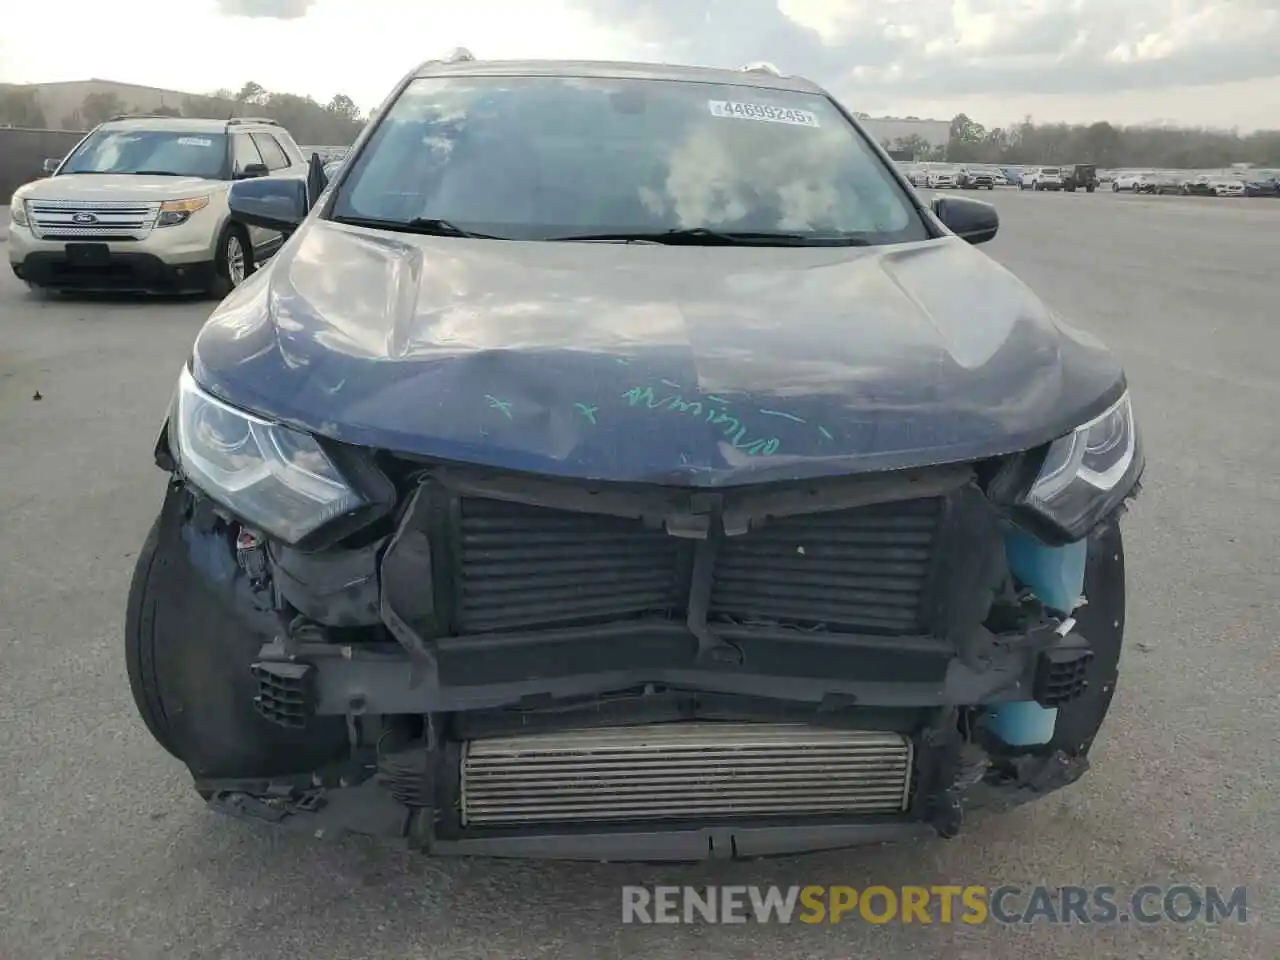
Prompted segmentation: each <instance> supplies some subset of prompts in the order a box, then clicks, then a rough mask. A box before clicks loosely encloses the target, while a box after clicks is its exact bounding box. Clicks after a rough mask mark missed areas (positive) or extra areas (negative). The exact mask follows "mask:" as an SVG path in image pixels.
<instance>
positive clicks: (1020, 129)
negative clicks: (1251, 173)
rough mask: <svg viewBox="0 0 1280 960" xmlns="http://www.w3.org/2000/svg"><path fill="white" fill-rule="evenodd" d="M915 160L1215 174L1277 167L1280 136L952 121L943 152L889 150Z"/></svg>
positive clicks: (922, 147) (915, 145) (912, 145)
mask: <svg viewBox="0 0 1280 960" xmlns="http://www.w3.org/2000/svg"><path fill="white" fill-rule="evenodd" d="M889 148H890V149H893V150H902V151H904V152H909V153H912V154H913V155H914V156H916V158H917V159H921V160H933V159H937V160H942V159H945V160H948V161H951V162H954V163H1014V164H1024V163H1025V164H1033V163H1046V164H1047V163H1058V164H1065V163H1094V164H1097V165H1098V166H1099V167H1111V168H1115V167H1151V168H1156V169H1160V168H1168V169H1181V170H1196V169H1209V170H1211V169H1215V168H1220V167H1228V166H1230V165H1231V164H1233V163H1252V164H1254V165H1255V166H1260V167H1280V130H1258V131H1256V132H1254V133H1249V134H1241V133H1240V132H1239V131H1236V130H1210V129H1205V128H1196V127H1174V126H1116V125H1114V124H1110V123H1107V122H1106V121H1098V122H1097V123H1090V124H1068V123H1039V124H1038V123H1035V122H1033V121H1032V119H1031V118H1030V117H1027V118H1025V119H1024V120H1023V121H1022V122H1021V123H1018V124H1015V125H1014V126H1012V127H993V128H991V129H987V128H986V127H984V126H983V125H982V124H980V123H977V122H975V121H974V120H972V119H970V118H969V117H968V116H966V115H965V114H963V113H961V114H958V115H956V116H955V117H954V118H953V119H952V121H951V131H950V137H949V138H948V141H947V143H946V144H945V145H943V144H939V145H936V146H935V145H931V144H927V143H925V142H924V141H923V140H921V139H920V138H919V137H906V138H903V139H901V140H899V141H895V142H894V143H892V144H889Z"/></svg>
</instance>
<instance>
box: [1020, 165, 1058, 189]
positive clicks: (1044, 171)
mask: <svg viewBox="0 0 1280 960" xmlns="http://www.w3.org/2000/svg"><path fill="white" fill-rule="evenodd" d="M1019 186H1020V187H1021V188H1022V189H1023V190H1026V189H1028V188H1030V189H1031V190H1061V189H1062V168H1061V167H1036V168H1035V169H1033V170H1031V171H1030V172H1028V173H1025V174H1023V176H1022V183H1020V184H1019Z"/></svg>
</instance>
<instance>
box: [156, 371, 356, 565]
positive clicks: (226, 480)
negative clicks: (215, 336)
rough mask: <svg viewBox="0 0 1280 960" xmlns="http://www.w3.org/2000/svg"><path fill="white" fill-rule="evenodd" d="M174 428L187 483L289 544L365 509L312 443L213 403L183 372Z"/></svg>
mask: <svg viewBox="0 0 1280 960" xmlns="http://www.w3.org/2000/svg"><path fill="white" fill-rule="evenodd" d="M169 429H170V440H169V446H170V449H171V450H172V451H174V453H175V454H176V456H177V461H178V465H179V467H180V468H181V470H182V474H183V476H185V477H186V479H187V480H188V481H190V482H191V483H193V484H194V485H195V486H197V487H199V488H200V489H201V490H203V491H204V492H205V493H206V494H208V495H209V496H210V497H211V498H212V499H214V500H216V501H218V502H219V503H221V504H222V505H223V506H225V507H226V508H227V509H228V510H230V511H231V512H232V513H234V514H235V515H236V516H237V517H239V518H240V519H241V520H243V521H244V522H245V523H247V524H249V525H250V526H253V527H257V528H258V529H260V530H263V531H264V532H266V533H269V534H271V535H273V536H275V537H278V538H279V539H281V540H283V541H285V542H286V543H290V544H294V543H297V542H298V541H300V540H302V539H303V538H304V537H306V536H307V535H308V534H310V533H313V532H314V531H316V530H318V529H319V528H320V527H322V526H323V525H325V524H326V523H329V522H330V521H332V520H336V519H337V518H339V517H341V516H345V515H347V514H349V513H351V512H352V511H354V510H356V509H358V508H360V507H362V506H364V505H365V504H366V500H365V498H364V497H363V496H361V495H360V494H359V493H357V492H356V491H355V490H354V489H353V488H352V487H351V485H350V484H349V483H347V481H346V480H345V479H344V478H343V476H342V474H341V473H339V471H338V468H337V467H336V466H334V464H333V461H331V460H330V459H329V457H328V455H327V454H326V453H325V452H324V450H323V449H322V448H321V447H320V445H319V444H318V443H317V442H316V440H315V438H314V437H311V436H310V435H308V434H305V433H300V432H299V431H297V430H293V429H291V428H289V427H286V426H284V425H283V424H279V423H273V422H271V421H269V420H264V419H262V418H260V417H255V416H253V415H252V414H249V413H246V412H244V411H243V410H237V409H236V408H235V407H232V406H230V405H228V404H226V403H223V402H222V401H221V400H219V399H217V398H216V397H213V396H210V395H209V394H208V393H205V392H204V391H203V390H201V389H200V386H199V385H198V384H197V383H196V382H195V379H194V378H193V377H192V376H191V371H190V370H188V369H187V368H186V367H183V369H182V375H181V377H180V378H179V380H178V389H177V394H176V396H175V398H174V409H173V412H172V414H171V415H170V421H169Z"/></svg>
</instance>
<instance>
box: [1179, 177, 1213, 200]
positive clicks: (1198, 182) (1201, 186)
mask: <svg viewBox="0 0 1280 960" xmlns="http://www.w3.org/2000/svg"><path fill="white" fill-rule="evenodd" d="M1212 181H1213V177H1211V176H1210V175H1209V174H1207V173H1201V174H1197V175H1196V176H1194V177H1192V178H1191V179H1190V180H1184V181H1182V185H1181V189H1180V192H1181V193H1182V194H1183V195H1184V196H1192V197H1212V196H1214V190H1213V182H1212Z"/></svg>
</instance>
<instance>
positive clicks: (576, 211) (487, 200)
mask: <svg viewBox="0 0 1280 960" xmlns="http://www.w3.org/2000/svg"><path fill="white" fill-rule="evenodd" d="M332 216H333V217H334V218H335V219H339V220H341V219H351V220H360V219H364V220H377V221H384V222H389V223H388V225H390V224H392V223H399V224H407V222H408V221H411V220H415V219H420V218H423V219H433V220H437V219H438V220H445V221H447V222H449V223H450V224H453V225H456V226H457V227H459V228H460V229H463V230H466V231H469V232H473V233H482V234H488V235H493V236H499V237H503V238H508V239H527V240H548V239H557V238H566V237H572V236H575V235H576V236H584V237H585V236H591V235H607V234H640V235H651V234H662V233H664V232H668V231H674V230H697V229H704V230H715V231H719V232H722V233H725V232H740V233H743V232H750V233H754V234H789V235H792V237H793V238H797V237H798V238H800V240H801V242H804V240H805V239H806V238H811V239H812V240H813V241H814V242H819V241H820V238H827V239H828V240H830V239H831V238H832V237H840V238H847V239H850V240H851V241H853V240H855V239H856V242H859V243H894V242H903V241H910V240H924V239H928V237H929V236H930V234H929V232H928V230H927V229H926V227H925V226H924V224H923V223H922V221H921V220H920V218H919V216H918V215H917V212H916V210H915V208H914V206H913V205H912V203H911V201H910V199H909V198H908V196H907V195H906V193H905V191H904V190H903V189H902V188H901V187H900V186H899V184H898V182H897V180H896V179H895V178H894V176H893V174H892V172H891V170H890V169H889V168H888V166H887V165H886V164H885V163H884V162H883V161H882V160H881V159H880V158H879V157H878V156H877V155H876V154H875V152H874V150H873V148H872V147H871V145H870V144H869V143H868V142H867V141H866V140H864V139H863V137H862V136H861V135H860V134H859V133H858V131H857V130H856V129H855V128H854V127H853V125H852V124H850V123H849V122H848V120H846V119H845V117H844V116H843V115H842V114H841V112H840V111H839V109H838V108H837V107H836V106H835V104H834V103H832V102H831V101H830V100H829V99H827V98H826V97H823V96H820V95H815V94H808V93H795V92H790V91H780V90H764V89H757V88H753V87H747V86H736V85H718V84H707V83H693V82H683V81H667V80H633V79H586V78H564V77H467V78H427V79H418V80H415V81H413V82H412V83H411V84H410V86H409V87H408V88H407V89H406V90H405V92H404V93H403V94H402V95H401V97H400V98H399V99H398V100H397V101H396V103H395V104H394V105H393V106H392V107H391V109H390V111H389V113H388V114H387V116H386V117H385V119H384V120H383V121H382V122H381V123H380V125H379V126H378V128H377V130H376V131H375V132H374V134H373V136H372V137H371V139H370V140H369V142H368V144H367V145H366V146H365V148H364V149H363V150H361V151H360V154H359V156H358V157H357V158H356V160H355V163H354V165H353V166H352V168H351V171H350V173H349V175H348V177H347V178H346V179H345V180H344V181H343V182H342V184H341V185H340V188H339V191H338V193H337V194H336V196H335V198H334V205H333V207H332Z"/></svg>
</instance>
